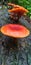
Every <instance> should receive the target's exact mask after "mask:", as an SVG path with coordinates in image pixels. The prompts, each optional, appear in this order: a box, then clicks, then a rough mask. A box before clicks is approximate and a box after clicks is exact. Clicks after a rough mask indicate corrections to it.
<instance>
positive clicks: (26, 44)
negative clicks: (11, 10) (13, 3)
mask: <svg viewBox="0 0 31 65" xmlns="http://www.w3.org/2000/svg"><path fill="white" fill-rule="evenodd" d="M4 11H5V13H4ZM0 14H1V15H0V27H1V26H3V25H5V24H6V23H7V24H8V23H15V22H14V21H13V20H11V19H10V18H9V19H8V18H6V17H8V13H7V16H5V15H6V10H0ZM5 18H6V19H5ZM28 19H29V18H28ZM25 23H26V24H25ZM19 24H22V25H24V26H26V27H28V29H30V31H31V23H29V22H28V20H27V19H24V16H22V17H21V18H20V20H19ZM11 40H12V41H11ZM13 40H14V39H13V38H10V37H7V36H5V35H3V34H2V33H1V35H0V65H2V64H3V65H4V63H3V61H4V62H5V65H12V64H13V65H15V64H16V65H18V60H19V65H21V64H23V65H28V64H29V65H31V33H30V35H29V36H28V37H26V38H23V39H17V43H19V44H20V48H19V49H20V51H19V50H18V48H17V47H16V46H17V45H15V46H14V48H13V49H12V48H10V50H9V53H8V48H7V47H8V46H7V45H8V43H9V47H10V46H11V45H10V43H13ZM12 46H13V45H12ZM15 47H16V49H15ZM27 54H28V58H26V57H27V56H26V55H27ZM2 56H3V58H2ZM4 59H5V60H4ZM27 60H28V62H27Z"/></svg>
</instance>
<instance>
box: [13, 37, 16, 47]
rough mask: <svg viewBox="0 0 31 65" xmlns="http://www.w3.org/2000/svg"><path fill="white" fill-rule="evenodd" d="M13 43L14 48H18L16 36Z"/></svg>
mask: <svg viewBox="0 0 31 65" xmlns="http://www.w3.org/2000/svg"><path fill="white" fill-rule="evenodd" d="M13 45H14V48H17V39H16V38H14V41H13Z"/></svg>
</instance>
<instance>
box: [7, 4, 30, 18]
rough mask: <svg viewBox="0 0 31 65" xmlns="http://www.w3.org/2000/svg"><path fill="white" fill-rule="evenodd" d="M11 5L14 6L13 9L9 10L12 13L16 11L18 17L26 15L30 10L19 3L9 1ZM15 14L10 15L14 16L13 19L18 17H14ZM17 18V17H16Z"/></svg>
mask: <svg viewBox="0 0 31 65" xmlns="http://www.w3.org/2000/svg"><path fill="white" fill-rule="evenodd" d="M8 5H9V6H13V8H12V9H9V10H8V12H10V13H14V15H15V14H17V17H18V19H19V18H20V17H21V16H22V15H26V13H28V12H29V11H28V10H27V9H25V8H24V7H22V6H19V5H15V4H12V3H8ZM14 15H13V16H12V15H10V17H12V18H13V19H14V18H15V17H16V16H15V17H14ZM15 19H16V18H15Z"/></svg>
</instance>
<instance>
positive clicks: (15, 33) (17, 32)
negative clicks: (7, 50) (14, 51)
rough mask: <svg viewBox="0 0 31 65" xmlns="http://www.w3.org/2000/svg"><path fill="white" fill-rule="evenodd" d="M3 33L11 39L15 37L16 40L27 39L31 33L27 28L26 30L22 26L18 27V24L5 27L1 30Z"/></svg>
mask: <svg viewBox="0 0 31 65" xmlns="http://www.w3.org/2000/svg"><path fill="white" fill-rule="evenodd" d="M1 32H2V33H3V34H4V35H7V36H11V37H14V38H24V37H27V36H28V35H29V34H30V32H29V30H28V29H27V28H25V27H24V26H22V25H17V24H7V25H4V26H3V27H2V28H1Z"/></svg>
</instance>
